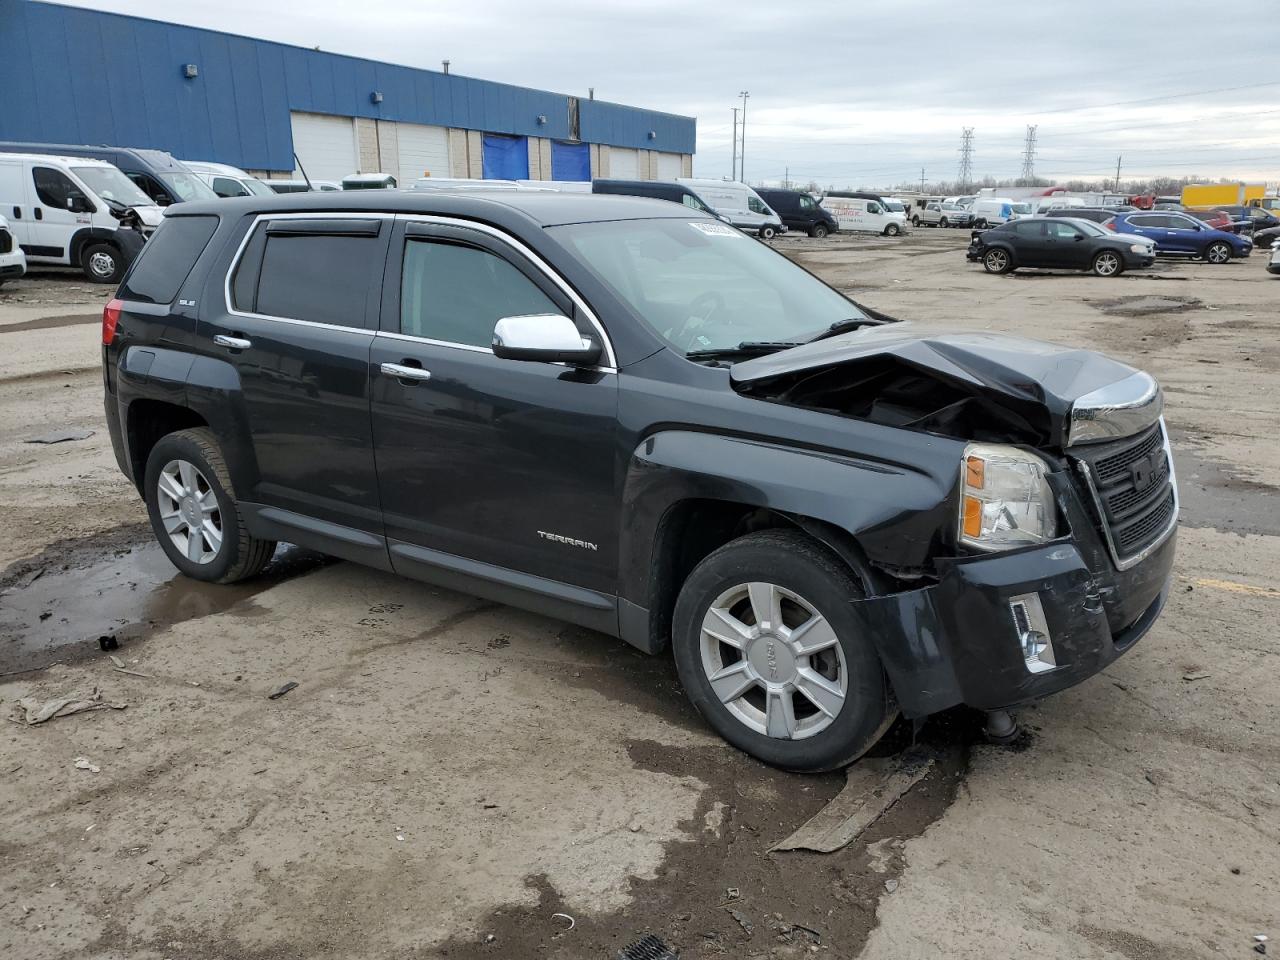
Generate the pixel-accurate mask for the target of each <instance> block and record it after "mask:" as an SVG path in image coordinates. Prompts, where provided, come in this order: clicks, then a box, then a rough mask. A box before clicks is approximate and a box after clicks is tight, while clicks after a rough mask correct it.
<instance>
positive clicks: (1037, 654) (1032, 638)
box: [1009, 593, 1058, 673]
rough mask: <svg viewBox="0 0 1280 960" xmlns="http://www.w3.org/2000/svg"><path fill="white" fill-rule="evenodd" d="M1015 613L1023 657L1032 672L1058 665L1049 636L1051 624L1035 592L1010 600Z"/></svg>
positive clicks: (1016, 628) (1014, 623)
mask: <svg viewBox="0 0 1280 960" xmlns="http://www.w3.org/2000/svg"><path fill="white" fill-rule="evenodd" d="M1009 612H1010V613H1012V614H1013V628H1014V630H1015V631H1017V634H1018V642H1019V643H1020V644H1021V645H1022V659H1023V662H1025V663H1026V665H1027V670H1029V671H1030V672H1031V673H1044V672H1045V671H1047V670H1052V669H1053V668H1054V667H1056V666H1057V665H1058V661H1057V658H1056V657H1055V656H1054V653H1053V640H1052V639H1050V637H1049V624H1048V622H1047V621H1046V620H1045V618H1044V608H1043V607H1042V606H1040V597H1039V595H1038V594H1035V593H1027V594H1023V595H1022V596H1020V597H1013V598H1012V599H1010V601H1009Z"/></svg>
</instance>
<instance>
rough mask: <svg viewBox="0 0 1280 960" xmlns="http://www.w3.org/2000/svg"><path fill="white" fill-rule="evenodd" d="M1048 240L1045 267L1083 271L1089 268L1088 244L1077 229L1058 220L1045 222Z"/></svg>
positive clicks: (1081, 232)
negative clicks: (1047, 254)
mask: <svg viewBox="0 0 1280 960" xmlns="http://www.w3.org/2000/svg"><path fill="white" fill-rule="evenodd" d="M1045 227H1046V233H1047V234H1048V239H1049V257H1048V263H1047V266H1050V267H1070V268H1074V269H1079V270H1083V269H1084V268H1085V267H1087V266H1089V249H1088V248H1089V244H1088V243H1086V242H1085V235H1084V233H1083V231H1081V230H1080V229H1079V228H1077V227H1074V226H1072V225H1071V224H1069V223H1062V222H1061V221H1058V220H1046V221H1045Z"/></svg>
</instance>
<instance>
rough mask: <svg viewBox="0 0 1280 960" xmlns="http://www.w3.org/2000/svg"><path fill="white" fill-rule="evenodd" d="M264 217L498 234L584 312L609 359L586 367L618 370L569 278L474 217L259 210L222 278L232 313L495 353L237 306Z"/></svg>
mask: <svg viewBox="0 0 1280 960" xmlns="http://www.w3.org/2000/svg"><path fill="white" fill-rule="evenodd" d="M263 220H388V221H391V222H392V223H394V222H395V221H397V220H402V221H404V222H405V223H430V224H439V225H441V226H446V227H461V228H464V229H468V230H475V231H477V232H479V233H483V234H486V235H488V236H491V237H495V238H497V239H498V240H500V241H502V242H503V243H505V244H507V245H508V246H509V247H511V248H512V249H513V250H515V251H516V252H517V253H519V254H520V255H521V256H523V257H524V258H525V259H526V260H528V261H529V262H530V263H531V264H533V265H534V266H535V267H536V268H537V269H538V272H539V273H541V274H543V275H544V276H545V277H546V278H547V279H548V280H550V281H551V283H552V284H553V285H555V287H556V288H557V289H558V290H560V291H561V292H562V293H563V294H564V295H565V296H566V297H568V298H569V300H570V301H571V302H572V303H573V304H574V306H576V307H577V308H578V309H579V310H581V311H582V315H583V316H584V317H586V318H587V320H588V322H590V324H591V327H592V329H594V330H595V331H596V334H597V335H598V336H599V337H600V345H601V347H602V348H603V349H604V355H605V357H606V358H607V359H608V363H606V364H601V365H599V366H595V367H585V368H583V369H588V370H595V371H598V372H601V373H617V372H618V360H617V354H615V353H614V351H613V342H612V341H611V340H610V339H609V335H608V334H607V333H605V329H604V325H603V324H601V323H600V321H599V319H598V318H597V317H596V315H595V311H593V310H592V309H591V308H590V307H589V306H588V305H587V302H586V301H585V300H583V299H582V297H580V296H578V294H577V292H576V291H575V290H574V289H573V288H572V287H571V286H569V284H568V283H567V282H565V280H564V279H563V278H562V277H561V276H560V275H559V274H558V273H556V272H555V271H554V270H552V269H551V267H550V266H549V265H548V264H547V263H546V262H545V261H544V260H543V259H542V258H541V257H539V256H538V255H537V254H536V253H534V252H533V251H532V250H530V249H529V247H527V246H526V245H525V244H524V243H522V242H521V241H519V240H517V239H516V238H515V237H513V236H511V234H509V233H505V232H504V231H502V230H499V229H497V228H496V227H491V226H489V225H488V224H486V223H479V222H477V221H474V220H462V219H459V218H456V217H441V216H434V215H430V214H396V213H389V212H386V211H378V210H371V211H363V210H362V211H323V210H308V211H305V212H303V213H260V214H258V215H257V216H255V217H254V218H253V222H252V223H251V224H250V225H249V229H248V230H247V231H245V235H244V236H243V237H242V238H241V239H240V245H239V246H238V247H237V248H236V252H235V255H234V256H232V258H231V264H230V266H228V267H227V273H226V276H225V277H223V281H222V296H223V300H224V304H225V306H226V309H227V313H228V314H229V315H230V316H233V317H246V318H249V319H253V320H274V321H276V322H277V323H292V324H297V325H299V326H307V327H319V328H322V329H325V330H341V331H345V332H348V333H368V334H371V335H373V336H375V337H386V338H388V339H392V340H407V341H410V342H415V343H426V344H431V345H432V346H439V347H453V348H454V349H457V350H469V351H472V352H474V353H487V354H489V355H490V356H492V355H493V351H492V350H491V349H489V348H487V347H479V346H476V345H474V344H469V343H453V342H451V341H446V340H434V339H432V338H430V337H415V336H413V335H412V334H407V333H393V332H391V331H387V330H378V329H372V330H371V329H367V328H365V327H344V326H338V325H337V324H332V323H320V322H318V321H315V320H300V319H298V318H296V317H278V316H275V315H273V314H267V313H254V312H252V311H249V310H237V309H236V307H235V305H234V304H233V303H232V300H231V278H232V277H233V276H234V275H235V272H236V268H237V267H239V266H240V261H241V260H242V259H243V258H244V251H245V248H246V247H248V246H249V241H250V240H251V239H252V238H253V235H254V234H255V233H256V232H257V230H258V226H259V224H261V223H262V221H263ZM513 362H514V361H513ZM559 366H567V364H559Z"/></svg>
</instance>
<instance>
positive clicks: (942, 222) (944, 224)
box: [938, 217, 951, 227]
mask: <svg viewBox="0 0 1280 960" xmlns="http://www.w3.org/2000/svg"><path fill="white" fill-rule="evenodd" d="M938 226H940V227H949V226H951V224H950V223H949V222H948V221H947V218H946V217H943V218H942V219H941V220H939V221H938Z"/></svg>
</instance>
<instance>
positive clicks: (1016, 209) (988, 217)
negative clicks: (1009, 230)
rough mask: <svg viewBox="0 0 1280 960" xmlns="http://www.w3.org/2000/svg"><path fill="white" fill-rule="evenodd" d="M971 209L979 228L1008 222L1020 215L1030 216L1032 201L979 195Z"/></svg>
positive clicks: (974, 221)
mask: <svg viewBox="0 0 1280 960" xmlns="http://www.w3.org/2000/svg"><path fill="white" fill-rule="evenodd" d="M971 209H972V212H973V225H974V226H975V227H977V228H978V229H979V230H985V229H986V228H987V227H994V226H998V225H999V224H1002V223H1008V222H1009V221H1010V220H1016V219H1018V217H1029V216H1031V214H1032V207H1031V204H1030V203H1028V202H1026V201H1018V200H1012V199H1010V198H1009V197H978V198H977V199H976V200H974V201H973V207H972V208H971Z"/></svg>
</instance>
